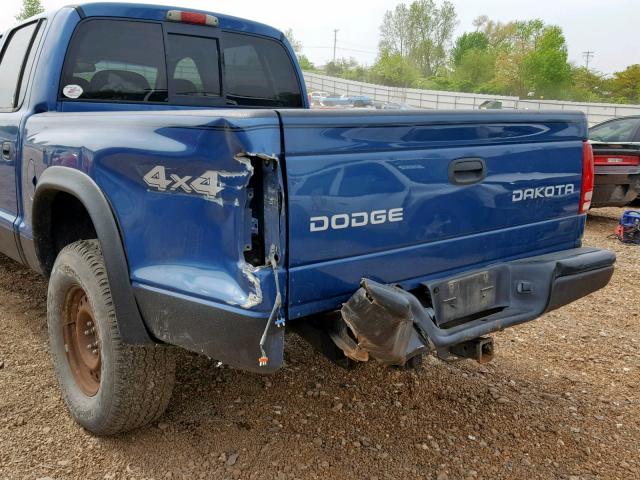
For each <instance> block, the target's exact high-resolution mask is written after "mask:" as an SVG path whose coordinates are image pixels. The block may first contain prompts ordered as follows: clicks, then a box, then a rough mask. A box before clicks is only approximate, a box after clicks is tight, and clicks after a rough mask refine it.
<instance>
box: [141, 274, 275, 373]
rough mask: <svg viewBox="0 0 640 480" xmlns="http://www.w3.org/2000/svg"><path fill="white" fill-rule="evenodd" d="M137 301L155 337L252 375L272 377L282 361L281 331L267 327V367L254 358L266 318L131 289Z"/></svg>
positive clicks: (156, 291) (143, 288)
mask: <svg viewBox="0 0 640 480" xmlns="http://www.w3.org/2000/svg"><path fill="white" fill-rule="evenodd" d="M133 289H134V292H135V296H136V299H137V300H138V304H139V305H140V310H141V311H142V314H143V316H144V319H145V321H146V324H147V325H148V326H149V329H150V330H151V332H152V333H153V335H154V336H155V337H156V338H158V339H160V340H162V341H163V342H166V343H168V344H170V345H176V346H178V347H182V348H185V349H187V350H190V351H192V352H196V353H199V354H202V355H206V356H207V357H210V358H214V359H216V360H219V361H221V362H223V363H225V364H226V365H229V366H231V367H234V368H238V369H241V370H246V371H250V372H256V373H273V372H275V371H276V370H278V369H279V368H280V367H281V366H282V364H283V360H284V328H278V327H276V326H274V325H272V326H271V327H270V330H269V333H268V336H267V343H266V345H265V352H266V354H267V357H268V358H269V363H268V364H267V365H266V366H264V367H261V366H259V363H258V359H259V358H260V357H261V356H262V355H261V352H260V347H259V344H260V337H262V333H263V332H264V329H265V326H266V323H267V320H268V319H267V318H262V317H252V316H249V315H245V314H243V313H240V312H238V311H237V310H235V309H231V308H230V309H223V308H220V307H216V306H213V305H211V304H210V303H207V302H204V301H201V300H196V299H195V298H191V297H187V296H185V295H181V294H177V293H171V292H167V291H165V290H160V289H157V288H153V287H148V286H141V285H137V284H136V285H134V287H133Z"/></svg>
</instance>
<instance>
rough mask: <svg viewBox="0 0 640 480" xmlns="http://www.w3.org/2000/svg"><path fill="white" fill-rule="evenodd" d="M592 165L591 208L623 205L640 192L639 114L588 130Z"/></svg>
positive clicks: (616, 119) (610, 121)
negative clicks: (592, 159) (591, 148)
mask: <svg viewBox="0 0 640 480" xmlns="http://www.w3.org/2000/svg"><path fill="white" fill-rule="evenodd" d="M589 139H590V140H591V144H592V146H593V155H594V164H595V187H594V191H593V200H592V202H591V205H592V206H593V207H609V206H623V205H627V204H628V203H630V202H632V201H633V200H635V199H636V198H638V196H639V195H640V115H638V116H632V117H623V118H615V119H613V120H607V121H606V122H603V123H600V124H598V125H595V126H594V127H591V129H589Z"/></svg>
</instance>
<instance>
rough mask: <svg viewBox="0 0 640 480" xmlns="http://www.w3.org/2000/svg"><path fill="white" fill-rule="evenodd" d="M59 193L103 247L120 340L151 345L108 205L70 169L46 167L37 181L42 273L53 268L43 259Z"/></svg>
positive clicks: (35, 201) (35, 208)
mask: <svg viewBox="0 0 640 480" xmlns="http://www.w3.org/2000/svg"><path fill="white" fill-rule="evenodd" d="M59 192H65V193H68V194H70V195H73V196H74V197H76V198H77V199H78V200H79V201H80V202H81V203H82V204H83V205H84V207H85V209H86V210H87V212H88V213H89V216H90V217H91V220H92V222H93V226H94V227H95V230H96V233H97V235H98V240H99V241H100V245H101V247H102V254H103V256H104V260H105V264H106V267H107V276H108V278H109V285H110V287H111V295H112V297H113V303H114V307H115V310H116V316H117V318H118V327H119V328H120V335H121V337H122V340H123V341H124V342H125V343H131V344H148V343H154V342H153V340H152V339H151V337H150V335H149V333H148V332H147V329H146V328H145V325H144V323H143V321H142V316H141V315H140V311H139V310H138V306H137V304H136V300H135V296H134V294H133V289H132V287H131V280H130V277H129V267H128V265H127V257H126V254H125V250H124V247H123V244H122V239H121V236H120V231H119V229H118V225H117V223H116V219H115V216H114V214H113V211H112V209H111V205H110V204H109V202H108V200H107V199H106V197H105V196H104V194H103V193H102V191H101V190H100V188H99V187H98V185H96V183H95V182H94V181H93V180H92V179H91V177H89V176H88V175H87V174H85V173H83V172H81V171H79V170H75V169H73V168H68V167H60V166H53V167H49V168H47V169H46V170H45V171H44V172H43V173H42V175H41V176H40V178H39V179H38V185H37V187H36V191H35V195H34V199H33V238H34V243H35V250H36V254H37V256H38V260H39V261H40V268H41V270H42V272H44V273H45V274H46V275H48V274H49V273H50V272H51V268H52V267H53V264H52V262H48V263H45V261H44V259H46V258H49V256H48V255H47V254H46V253H47V252H46V251H44V249H45V248H46V246H47V245H48V244H49V242H48V240H49V238H48V235H49V233H50V232H51V228H52V227H53V225H51V210H50V208H49V205H50V202H51V201H52V200H53V198H54V197H55V195H57V194H58V193H59ZM50 263H51V264H50Z"/></svg>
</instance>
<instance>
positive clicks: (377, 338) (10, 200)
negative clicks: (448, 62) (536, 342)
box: [0, 3, 615, 434]
mask: <svg viewBox="0 0 640 480" xmlns="http://www.w3.org/2000/svg"><path fill="white" fill-rule="evenodd" d="M0 48H1V57H0V143H1V144H2V159H1V162H0V173H1V174H0V192H1V195H0V250H1V251H2V252H3V253H4V254H5V255H7V256H9V257H11V258H13V259H15V260H16V261H18V262H21V263H23V264H26V265H29V266H30V267H31V268H33V269H35V270H37V271H39V272H41V273H42V274H43V275H45V276H47V277H48V279H49V288H48V297H47V311H48V313H47V317H48V318H47V320H48V329H49V336H50V351H51V356H52V359H53V364H54V367H55V371H56V375H57V378H58V381H59V384H60V388H61V391H62V393H63V396H64V399H65V401H66V403H67V405H68V407H69V410H70V412H71V414H72V415H73V417H74V418H75V419H76V420H77V421H78V422H79V423H80V424H81V425H83V426H84V427H85V428H87V429H88V430H90V431H91V432H94V433H96V434H114V433H117V432H122V431H126V430H129V429H132V428H136V427H139V426H141V425H144V424H146V423H148V422H151V421H153V420H154V419H156V418H158V417H159V416H160V415H161V414H162V412H163V411H164V409H165V407H166V406H167V403H168V401H169V398H170V396H171V391H172V387H173V382H174V372H175V359H174V350H175V349H174V348H173V347H172V346H177V347H181V348H184V349H187V350H190V351H193V352H198V353H201V354H203V355H206V356H208V357H211V358H215V359H217V360H219V361H222V362H224V363H225V364H227V365H229V366H231V367H234V368H238V369H244V370H249V371H256V372H264V373H269V372H274V371H276V370H277V369H278V368H279V367H281V366H282V364H283V350H284V341H285V330H290V331H295V332H298V333H300V334H301V335H302V336H303V337H304V338H306V339H307V340H309V342H310V343H311V344H312V345H314V346H315V347H317V348H318V349H319V350H320V351H322V353H325V354H326V355H327V356H329V357H330V358H332V359H333V360H335V361H336V362H337V363H341V364H344V363H349V362H356V361H366V360H368V359H375V360H377V361H379V362H381V363H383V364H385V365H393V366H399V367H404V366H407V365H408V366H416V365H418V364H419V360H420V358H422V356H423V355H427V354H435V355H438V356H439V357H441V358H445V359H446V358H453V359H458V358H471V359H476V360H478V361H487V360H489V359H490V358H491V355H492V353H493V343H492V341H491V338H490V337H487V335H488V334H490V333H492V332H495V331H498V330H501V329H504V328H507V327H511V326H513V325H516V324H520V323H523V322H527V321H530V320H533V319H535V318H537V317H539V316H540V315H542V314H543V313H544V312H546V311H549V310H552V309H555V308H558V307H560V306H562V305H565V304H567V303H569V302H571V301H573V300H576V299H578V298H580V297H583V296H585V295H587V294H589V293H591V292H593V291H595V290H597V289H599V288H602V287H604V286H605V285H606V284H607V283H608V281H609V279H610V277H611V275H612V272H613V264H614V262H615V257H614V255H613V254H612V253H611V252H608V251H604V250H597V249H594V248H584V247H582V245H581V238H582V234H583V230H584V226H585V220H586V212H587V210H588V208H589V203H590V199H591V195H592V188H593V158H592V152H591V147H590V145H589V144H588V143H587V142H586V139H587V124H586V121H585V117H584V115H583V114H581V113H571V112H540V113H533V112H515V111H513V112H505V111H497V112H488V111H487V112H472V111H469V112H461V111H457V112H447V111H438V112H426V111H406V112H405V111H402V112H401V111H362V110H360V111H330V110H329V111H314V110H310V109H309V108H308V107H309V105H308V99H307V95H306V91H305V86H304V81H303V77H302V73H301V71H300V68H299V66H298V64H297V62H296V60H295V55H294V53H293V50H292V49H291V47H290V45H289V43H288V42H287V40H286V38H285V37H284V35H283V34H282V33H281V32H279V31H277V30H274V29H273V28H270V27H268V26H265V25H261V24H258V23H254V22H249V21H245V20H241V19H238V18H234V17H229V16H224V15H218V14H212V13H205V12H198V11H192V10H185V9H178V8H168V7H160V6H150V5H133V4H108V3H94V4H87V5H75V6H68V7H64V8H61V9H59V10H57V11H55V12H52V13H47V14H43V15H41V16H38V17H34V18H31V19H29V20H27V21H25V22H23V23H21V24H20V25H18V26H16V27H15V28H13V29H11V30H10V31H8V32H5V33H4V34H3V35H2V36H1V38H0ZM0 341H1V340H0Z"/></svg>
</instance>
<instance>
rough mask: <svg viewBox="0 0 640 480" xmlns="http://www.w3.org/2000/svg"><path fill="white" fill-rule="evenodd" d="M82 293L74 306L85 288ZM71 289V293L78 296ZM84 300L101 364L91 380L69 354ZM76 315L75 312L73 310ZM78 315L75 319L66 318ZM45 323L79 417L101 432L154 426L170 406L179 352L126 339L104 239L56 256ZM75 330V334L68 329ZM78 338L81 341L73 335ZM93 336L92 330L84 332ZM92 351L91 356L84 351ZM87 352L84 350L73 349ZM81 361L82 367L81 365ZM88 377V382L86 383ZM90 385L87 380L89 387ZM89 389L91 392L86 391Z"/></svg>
mask: <svg viewBox="0 0 640 480" xmlns="http://www.w3.org/2000/svg"><path fill="white" fill-rule="evenodd" d="M80 289H81V290H83V291H84V292H83V294H84V296H82V299H81V300H78V302H77V303H75V304H74V303H70V302H72V300H70V297H71V296H72V295H76V296H77V292H78V291H79V290H80ZM72 292H73V293H72ZM78 305H84V307H85V309H86V308H87V306H88V308H89V309H90V313H91V314H92V317H93V318H92V322H88V323H87V325H89V326H91V325H93V328H92V329H91V331H93V332H94V333H93V334H92V335H94V337H93V338H94V339H95V343H93V344H92V345H94V346H95V347H91V345H87V348H88V349H91V348H95V350H91V352H93V354H95V355H96V358H97V359H98V361H97V366H96V367H95V368H94V370H95V371H93V373H92V374H93V375H94V377H95V378H94V379H93V380H95V382H96V383H95V389H93V390H92V388H91V382H92V379H91V378H89V377H88V376H86V375H85V376H84V377H83V376H82V375H79V373H78V371H79V370H81V369H82V368H83V367H84V364H82V363H79V362H78V361H77V360H75V359H74V358H72V357H73V356H72V355H71V354H70V353H69V352H70V351H77V350H73V348H71V350H70V346H69V345H72V347H73V346H75V345H76V344H78V343H79V342H80V341H81V340H83V339H84V340H85V341H86V338H88V337H82V333H77V332H76V330H78V331H81V330H80V327H79V326H78V327H76V326H72V325H75V324H77V325H80V324H82V321H83V320H81V317H80V314H79V313H73V311H74V308H75V307H77V311H79V310H80V307H79V306H78ZM70 312H71V313H70ZM70 316H71V317H74V316H75V317H74V318H76V320H75V321H74V322H71V321H69V320H67V319H68V318H70ZM47 323H48V327H49V345H50V350H51V356H52V359H53V365H54V369H55V372H56V376H57V378H58V383H59V384H60V388H61V390H62V395H63V397H64V400H65V402H66V404H67V406H68V408H69V410H70V412H71V415H72V416H73V418H74V419H75V420H76V421H77V422H78V423H79V424H80V425H82V426H83V427H84V428H86V429H87V430H89V431H91V432H93V433H95V434H97V435H113V434H116V433H120V432H125V431H128V430H132V429H135V428H138V427H141V426H143V425H145V424H148V423H150V422H152V421H154V420H156V419H157V418H158V417H160V416H161V415H162V413H163V412H164V411H165V409H166V408H167V404H168V403H169V399H170V397H171V392H172V390H173V384H174V379H175V357H174V352H173V351H172V349H171V348H169V347H165V346H155V345H149V346H147V345H145V346H137V345H136V346H132V345H126V344H124V343H122V340H121V338H120V332H119V329H118V323H117V321H116V315H115V311H114V308H113V301H112V299H111V289H110V287H109V281H108V279H107V273H106V268H105V265H104V260H103V258H102V252H101V250H100V244H99V242H98V240H81V241H78V242H75V243H72V244H70V245H67V246H66V247H65V248H63V249H62V251H61V252H60V254H59V255H58V258H57V259H56V261H55V264H54V266H53V270H52V272H51V278H50V279H49V290H48V294H47ZM70 331H72V332H73V333H71V334H70V333H69V332H70ZM69 335H75V336H76V337H77V340H75V338H74V339H70V338H71V337H70V336H69ZM84 335H85V336H86V335H87V330H85V331H84ZM85 354H86V355H85ZM74 355H75V358H78V357H80V356H87V355H89V354H87V353H86V352H83V353H76V354H74ZM78 364H80V365H81V366H80V367H78ZM85 380H86V381H85ZM87 385H89V386H88V387H87ZM87 391H89V393H87Z"/></svg>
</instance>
